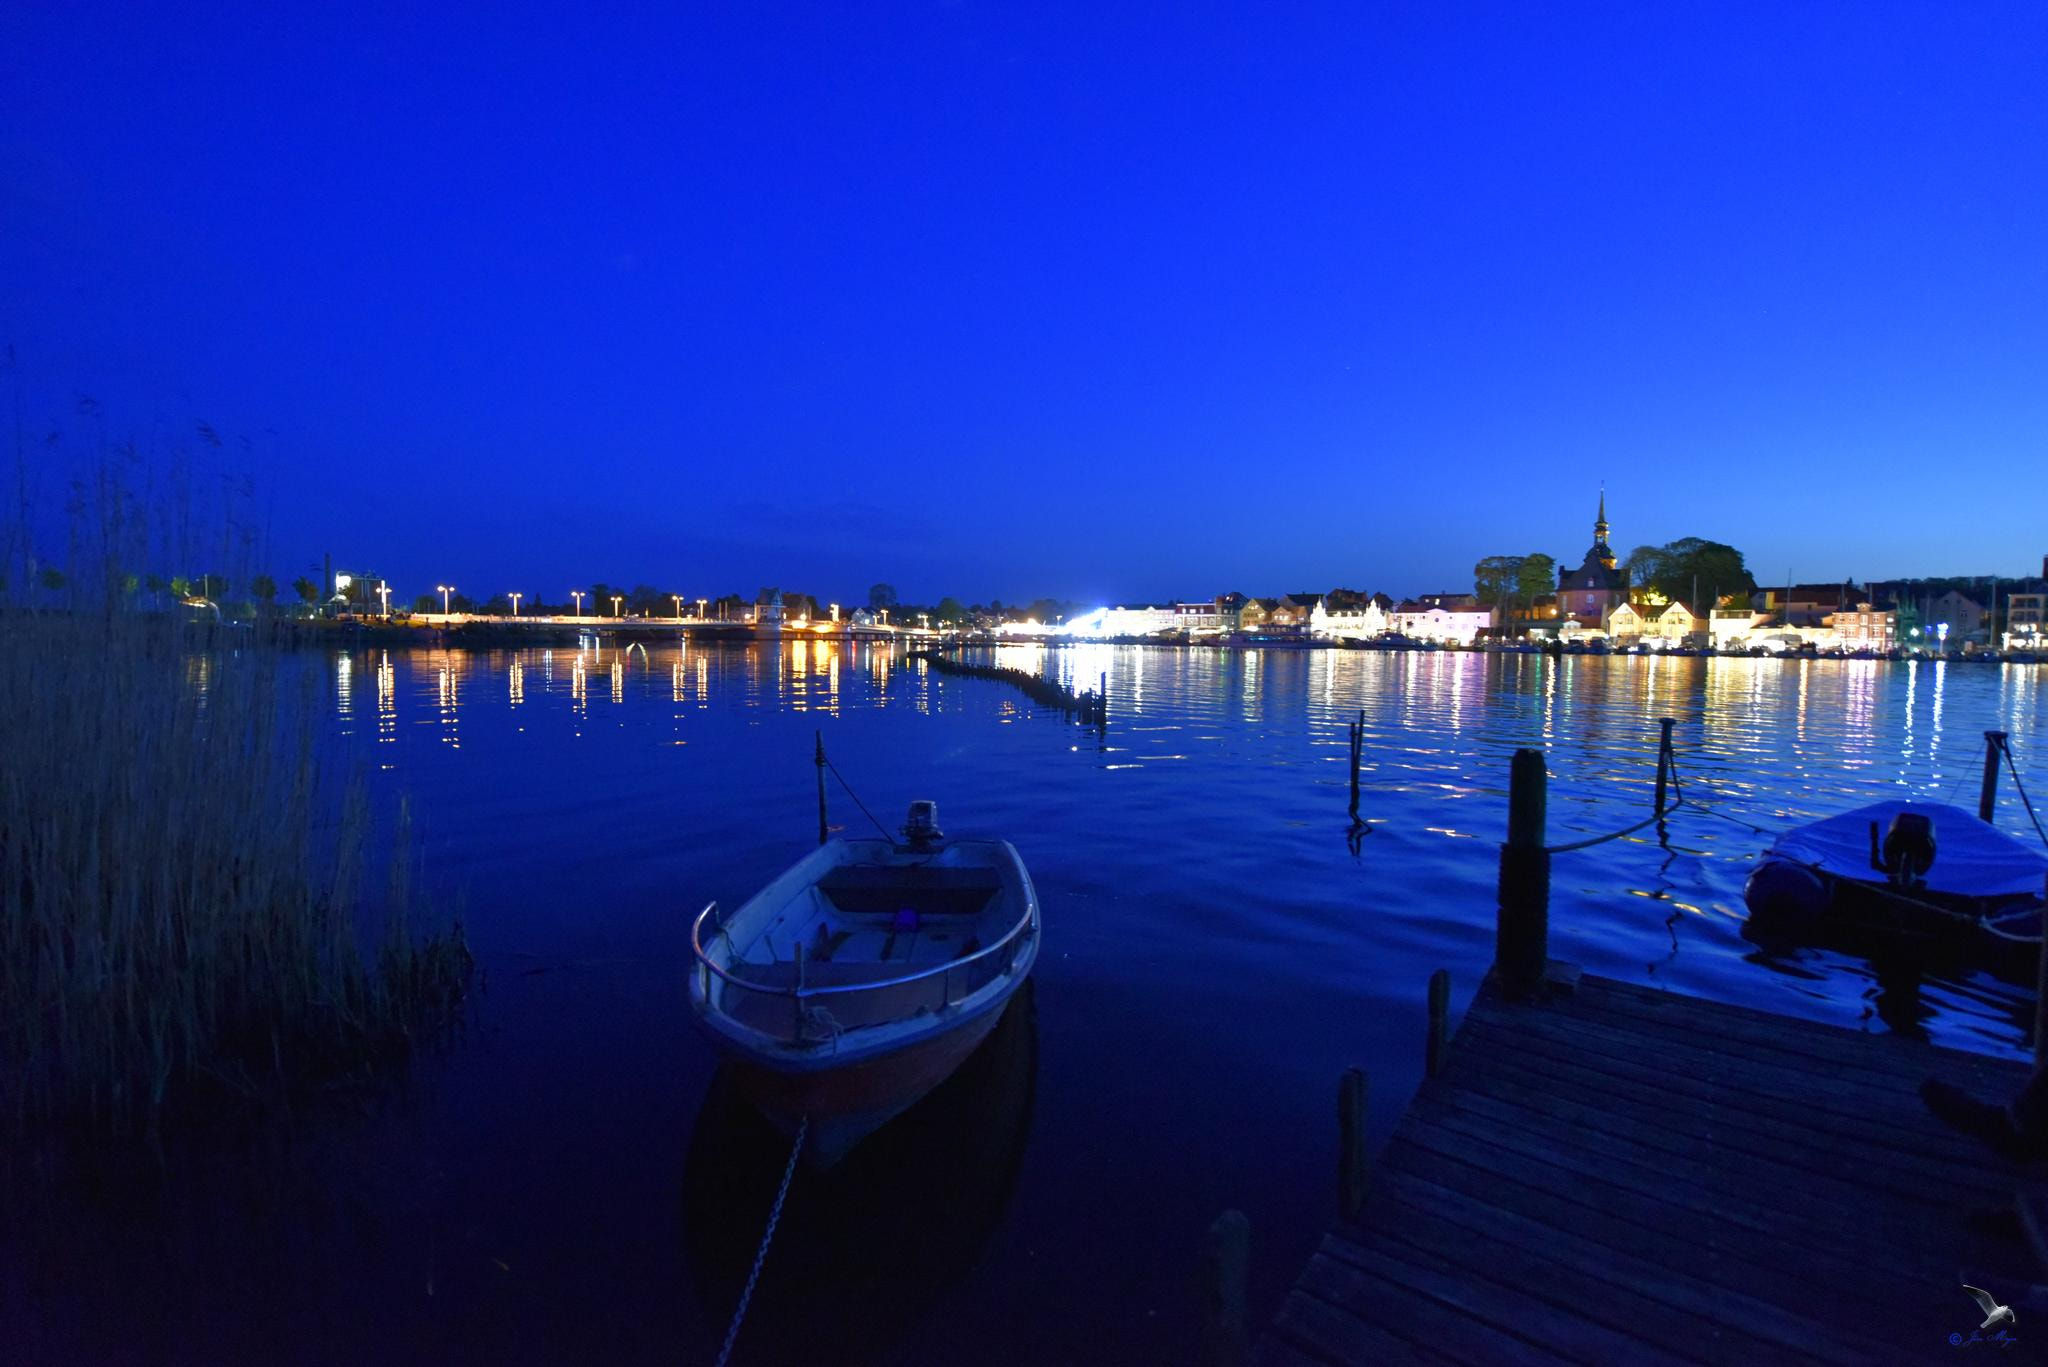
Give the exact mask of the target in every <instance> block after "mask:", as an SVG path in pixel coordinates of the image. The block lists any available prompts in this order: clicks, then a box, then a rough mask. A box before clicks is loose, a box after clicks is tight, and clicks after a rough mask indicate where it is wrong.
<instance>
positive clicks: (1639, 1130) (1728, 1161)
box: [1456, 1064, 1955, 1222]
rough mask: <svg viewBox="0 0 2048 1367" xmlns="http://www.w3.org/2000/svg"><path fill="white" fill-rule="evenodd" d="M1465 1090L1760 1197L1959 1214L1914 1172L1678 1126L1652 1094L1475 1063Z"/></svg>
mask: <svg viewBox="0 0 2048 1367" xmlns="http://www.w3.org/2000/svg"><path fill="white" fill-rule="evenodd" d="M1456 1090H1457V1091H1458V1092H1459V1093H1460V1094H1469V1095H1475V1096H1484V1097H1488V1098H1490V1099H1493V1100H1497V1101H1503V1102H1507V1103H1509V1104H1511V1105H1515V1106H1520V1107H1522V1108H1525V1109H1527V1110H1529V1111H1532V1112H1535V1113H1538V1114H1541V1115H1546V1116H1549V1117H1551V1118H1552V1119H1553V1120H1555V1121H1558V1122H1561V1123H1563V1124H1565V1125H1567V1126H1570V1127H1581V1128H1585V1129H1590V1130H1593V1131H1594V1132H1596V1133H1600V1134H1604V1135H1608V1136H1612V1137H1614V1138H1617V1139H1624V1140H1627V1141H1629V1142H1631V1143H1635V1144H1640V1145H1642V1146H1643V1147H1644V1148H1645V1149H1650V1150H1655V1151H1659V1152H1662V1153H1667V1154H1671V1155H1673V1156H1675V1157H1678V1158H1683V1159H1687V1160H1691V1161H1694V1162H1697V1163H1699V1164H1701V1165H1703V1166H1705V1167H1707V1168H1710V1169H1712V1170H1715V1171H1717V1172H1718V1171H1726V1170H1731V1169H1732V1170H1736V1171H1739V1172H1740V1173H1741V1176H1742V1181H1743V1183H1744V1185H1745V1186H1746V1187H1747V1188H1748V1189H1750V1190H1751V1191H1753V1192H1754V1194H1755V1199H1757V1200H1759V1201H1764V1200H1769V1199H1774V1198H1783V1199H1786V1200H1802V1199H1804V1200H1813V1201H1830V1200H1832V1201H1836V1202H1840V1203H1842V1204H1844V1205H1850V1206H1853V1205H1857V1204H1861V1203H1863V1202H1867V1201H1870V1200H1871V1199H1873V1198H1875V1199H1876V1200H1878V1201H1879V1202H1880V1203H1882V1204H1884V1205H1886V1206H1888V1207H1893V1208H1896V1210H1897V1211H1898V1217H1897V1218H1900V1219H1918V1220H1925V1221H1930V1222H1931V1221H1938V1220H1943V1219H1946V1218H1948V1217H1949V1216H1951V1215H1952V1214H1954V1213H1955V1206H1954V1204H1953V1202H1952V1201H1951V1200H1950V1199H1949V1198H1950V1196H1951V1195H1952V1193H1951V1192H1949V1191H1948V1190H1947V1189H1945V1188H1940V1187H1938V1186H1937V1184H1935V1183H1932V1182H1929V1181H1926V1180H1924V1179H1922V1180H1915V1178H1914V1176H1913V1175H1912V1174H1911V1173H1908V1174H1905V1175H1903V1176H1902V1177H1900V1178H1899V1179H1898V1180H1895V1181H1891V1182H1886V1181H1884V1180H1883V1179H1884V1178H1885V1177H1886V1176H1888V1175H1889V1174H1888V1173H1887V1172H1885V1170H1882V1169H1878V1168H1875V1167H1872V1166H1852V1165H1849V1164H1845V1163H1843V1162H1841V1161H1840V1159H1839V1158H1833V1159H1832V1160H1831V1158H1830V1156H1829V1155H1825V1154H1821V1153H1817V1152H1813V1151H1807V1152H1806V1154H1805V1161H1803V1162H1801V1161H1798V1158H1799V1151H1797V1150H1793V1149H1790V1148H1788V1147H1787V1146H1785V1145H1782V1144H1774V1143H1772V1142H1770V1141H1769V1140H1762V1141H1759V1140H1757V1139H1755V1138H1754V1137H1753V1136H1751V1135H1748V1134H1746V1133H1745V1132H1744V1131H1742V1130H1741V1129H1740V1128H1737V1127H1727V1126H1719V1125H1715V1124H1714V1123H1713V1122H1712V1121H1708V1122H1706V1123H1704V1124H1693V1125H1686V1124H1684V1123H1682V1122H1680V1123H1673V1121H1672V1119H1671V1112H1670V1111H1669V1110H1665V1109H1661V1108H1659V1107H1658V1106H1657V1105H1656V1104H1655V1098H1653V1097H1649V1096H1638V1097H1632V1098H1620V1097H1614V1096H1609V1095H1602V1094H1599V1093H1594V1094H1592V1095H1590V1096H1586V1097H1581V1096H1575V1095H1573V1089H1571V1088H1569V1087H1568V1086H1567V1085H1565V1084H1562V1083H1559V1082H1558V1081H1557V1080H1555V1079H1553V1078H1543V1079H1541V1080H1540V1081H1536V1082H1532V1081H1531V1079H1530V1077H1529V1075H1528V1074H1526V1073H1522V1074H1517V1073H1515V1072H1514V1071H1513V1070H1512V1067H1511V1065H1500V1064H1491V1065H1489V1066H1487V1067H1484V1068H1472V1069H1469V1070H1468V1071H1466V1072H1465V1073H1464V1074H1463V1075H1462V1076H1461V1077H1460V1086H1459V1087H1458V1088H1457V1089H1456Z"/></svg>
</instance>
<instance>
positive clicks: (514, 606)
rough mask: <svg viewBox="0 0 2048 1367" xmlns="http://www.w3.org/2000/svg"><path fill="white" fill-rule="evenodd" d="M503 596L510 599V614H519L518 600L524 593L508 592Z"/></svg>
mask: <svg viewBox="0 0 2048 1367" xmlns="http://www.w3.org/2000/svg"><path fill="white" fill-rule="evenodd" d="M505 596H506V597H507V598H510V599H511V600H512V615H513V616H514V617H517V616H518V615H519V600H520V599H521V598H524V597H525V596H526V595H525V594H523V593H508V594H506V595H505Z"/></svg>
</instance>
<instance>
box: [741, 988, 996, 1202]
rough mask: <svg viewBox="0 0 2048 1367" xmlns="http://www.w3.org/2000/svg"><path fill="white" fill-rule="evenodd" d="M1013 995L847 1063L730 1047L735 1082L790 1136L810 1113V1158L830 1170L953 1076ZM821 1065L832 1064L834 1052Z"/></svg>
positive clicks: (807, 1148)
mask: <svg viewBox="0 0 2048 1367" xmlns="http://www.w3.org/2000/svg"><path fill="white" fill-rule="evenodd" d="M1008 1000H1009V994H1007V993H1006V994H1005V995H1004V996H1003V997H1002V998H1001V999H999V1000H997V1001H996V1002H994V1003H993V1009H985V1010H982V1011H978V1012H976V1013H975V1014H974V1015H973V1016H971V1017H968V1018H965V1019H962V1020H959V1021H956V1022H955V1023H954V1024H953V1025H952V1026H951V1027H950V1028H947V1029H944V1030H940V1031H937V1032H935V1033H933V1034H930V1035H925V1036H923V1037H921V1038H919V1039H916V1040H913V1041H912V1042H910V1043H908V1044H906V1045H904V1046H903V1047H901V1048H899V1049H892V1050H890V1051H889V1052H888V1053H885V1054H877V1055H875V1056H873V1057H871V1058H867V1059H863V1060H861V1061H859V1062H856V1063H851V1064H847V1065H845V1066H843V1067H817V1068H809V1069H803V1070H785V1069H781V1068H776V1067H773V1066H771V1065H769V1064H767V1063H765V1062H763V1061H762V1059H761V1057H760V1056H759V1055H757V1054H752V1053H748V1052H745V1051H742V1050H728V1051H727V1058H728V1060H729V1061H730V1063H731V1065H732V1074H733V1082H734V1083H735V1085H736V1086H738V1088H739V1090H740V1093H741V1094H742V1095H743V1096H745V1097H746V1098H747V1099H748V1100H749V1101H751V1102H752V1103H753V1104H754V1108H755V1109H756V1110H758V1111H760V1112H761V1114H762V1115H763V1116H764V1117H766V1119H767V1120H768V1122H769V1123H770V1124H772V1125H774V1126H775V1128H776V1129H777V1130H780V1131H781V1132H782V1133H783V1134H785V1135H788V1136H792V1137H793V1136H794V1135H795V1134H796V1132H797V1127H798V1126H799V1125H800V1124H801V1123H802V1122H803V1121H804V1120H805V1119H807V1118H808V1120H809V1121H810V1128H809V1129H808V1130H807V1131H806V1136H805V1140H804V1157H805V1161H806V1162H808V1163H809V1164H811V1165H812V1166H814V1167H820V1168H829V1167H831V1166H832V1165H833V1164H835V1163H837V1162H838V1161H839V1160H840V1159H841V1158H844V1157H845V1156H846V1155H847V1153H849V1152H850V1151H851V1150H852V1149H853V1148H854V1146H855V1145H857V1144H859V1143H860V1142H861V1141H862V1140H863V1139H866V1138H867V1137H868V1136H869V1135H871V1134H873V1133H874V1132H875V1131H876V1130H879V1129H880V1128H882V1126H884V1125H886V1124H888V1123H889V1122H890V1121H891V1120H894V1119H895V1118H896V1117H897V1116H899V1115H901V1114H902V1113H903V1112H905V1111H907V1110H909V1109H910V1108H911V1107H912V1106H914V1105H916V1104H917V1103H918V1102H919V1101H920V1100H922V1099H923V1098H924V1096H925V1095H926V1094H927V1093H929V1092H930V1091H931V1090H932V1089H933V1088H934V1087H937V1086H938V1085H939V1084H940V1083H941V1082H944V1081H945V1080H946V1079H947V1078H948V1077H950V1076H952V1074H953V1072H954V1070H956V1069H957V1068H959V1066H960V1065H961V1064H962V1063H963V1062H965V1061H966V1060H967V1058H968V1056H969V1055H971V1054H973V1052H974V1051H975V1049H976V1048H978V1047H979V1046H980V1044H981V1042H982V1040H984V1039H985V1038H987V1036H988V1032H989V1031H990V1030H992V1029H994V1028H995V1024H996V1022H997V1021H998V1020H1000V1019H1001V1018H1002V1014H1003V1007H1004V1006H1005V1005H1006V1004H1007V1003H1008ZM821 1062H829V1055H828V1056H827V1058H826V1059H824V1060H821Z"/></svg>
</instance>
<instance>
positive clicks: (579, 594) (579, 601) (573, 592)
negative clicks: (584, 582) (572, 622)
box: [569, 589, 583, 617]
mask: <svg viewBox="0 0 2048 1367" xmlns="http://www.w3.org/2000/svg"><path fill="white" fill-rule="evenodd" d="M569 596H570V597H571V598H574V599H575V600H576V615H577V616H578V617H581V616H582V615H583V590H582V589H570V590H569Z"/></svg>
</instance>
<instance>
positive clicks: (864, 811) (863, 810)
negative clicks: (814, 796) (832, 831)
mask: <svg viewBox="0 0 2048 1367" xmlns="http://www.w3.org/2000/svg"><path fill="white" fill-rule="evenodd" d="M818 758H819V759H821V760H823V761H824V762H825V767H826V768H827V769H830V770H831V771H832V777H834V778H836V779H838V780H839V786H840V787H842V788H844V789H845V790H846V795H847V796H848V797H850V798H852V799H853V805H854V806H856V807H858V808H860V814H861V815H862V816H864V817H866V818H867V819H868V820H869V821H872V822H874V826H875V829H876V830H878V831H880V832H881V833H882V839H884V840H891V841H893V840H894V839H895V838H896V837H895V835H894V834H893V833H892V832H891V831H890V830H889V828H888V827H887V826H884V825H883V824H882V823H881V821H880V820H879V819H878V818H877V817H876V816H875V814H874V813H873V812H871V811H869V810H868V804H867V803H865V802H862V801H861V800H860V794H859V793H856V792H855V791H853V785H852V784H851V783H848V782H847V781H846V775H844V774H842V773H840V772H839V766H838V765H836V764H834V763H833V762H832V760H831V758H830V757H829V756H828V755H826V753H825V751H824V749H823V748H822V746H821V747H820V749H819V750H818ZM819 791H820V792H823V791H824V790H823V789H822V788H821V789H819ZM823 800H824V799H823V798H820V799H819V801H821V802H822V801H823ZM819 838H820V839H823V838H824V837H822V836H821V837H819Z"/></svg>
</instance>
